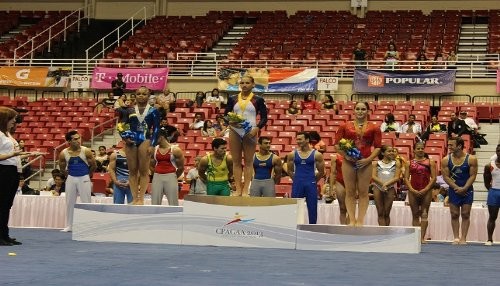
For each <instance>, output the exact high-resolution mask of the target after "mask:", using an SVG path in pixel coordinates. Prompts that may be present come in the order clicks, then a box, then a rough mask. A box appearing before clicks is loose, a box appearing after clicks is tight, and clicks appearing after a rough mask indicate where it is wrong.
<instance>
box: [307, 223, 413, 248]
mask: <svg viewBox="0 0 500 286" xmlns="http://www.w3.org/2000/svg"><path fill="white" fill-rule="evenodd" d="M420 246H421V245H420V228H418V227H393V226H363V227H352V226H345V225H311V224H309V225H307V224H303V225H298V226H297V249H301V250H321V251H353V252H385V253H420Z"/></svg>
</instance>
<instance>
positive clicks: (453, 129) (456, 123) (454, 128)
mask: <svg viewBox="0 0 500 286" xmlns="http://www.w3.org/2000/svg"><path fill="white" fill-rule="evenodd" d="M450 119H451V120H450V122H448V127H446V129H447V130H448V137H460V136H462V134H467V124H466V123H465V121H463V120H462V119H460V118H458V116H457V113H456V112H452V113H451V114H450Z"/></svg>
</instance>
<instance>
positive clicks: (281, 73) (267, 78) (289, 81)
mask: <svg viewBox="0 0 500 286" xmlns="http://www.w3.org/2000/svg"><path fill="white" fill-rule="evenodd" d="M243 76H251V77H253V78H254V80H255V88H254V89H253V91H254V92H314V91H316V89H317V85H318V82H317V78H318V70H317V69H304V68H301V69H278V68H270V69H266V68H249V69H229V68H222V69H220V70H219V85H218V87H219V89H220V90H226V91H238V90H239V83H240V80H241V78H242V77H243Z"/></svg>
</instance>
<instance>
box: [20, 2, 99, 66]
mask: <svg viewBox="0 0 500 286" xmlns="http://www.w3.org/2000/svg"><path fill="white" fill-rule="evenodd" d="M84 9H86V7H83V8H80V9H78V10H75V11H73V12H71V13H70V14H69V15H67V16H66V17H64V18H63V19H61V20H59V21H57V22H56V23H54V24H52V25H51V26H50V27H48V28H47V29H45V30H43V31H42V32H40V33H38V34H37V35H35V36H33V37H32V38H31V39H29V40H28V41H26V42H25V43H23V44H21V45H20V46H19V47H17V48H16V49H15V50H14V59H13V60H12V62H13V63H17V62H18V61H19V60H21V59H24V58H25V57H26V56H27V55H30V60H33V57H34V55H35V53H36V50H37V49H38V48H41V47H44V46H45V44H47V50H48V52H49V53H50V52H51V49H52V40H53V39H54V38H55V37H57V36H59V35H61V34H63V40H64V41H66V37H67V32H68V29H70V28H71V27H73V26H74V25H77V31H78V32H79V31H80V21H81V20H82V19H84V18H87V22H88V21H90V19H89V18H88V17H86V16H85V15H84V14H85V13H84ZM75 15H77V18H72V17H74V16H75ZM59 24H63V25H64V26H63V29H62V30H60V31H58V32H57V30H56V28H57V26H59ZM57 29H59V28H57ZM55 30H56V31H55ZM46 35H48V38H47V39H46V40H45V41H43V40H42V41H41V42H40V43H36V40H38V39H43V37H45V36H46ZM30 44H31V50H30V51H29V52H26V53H25V54H24V55H21V56H19V57H18V56H17V54H18V51H21V50H22V49H23V48H24V47H27V46H28V45H30Z"/></svg>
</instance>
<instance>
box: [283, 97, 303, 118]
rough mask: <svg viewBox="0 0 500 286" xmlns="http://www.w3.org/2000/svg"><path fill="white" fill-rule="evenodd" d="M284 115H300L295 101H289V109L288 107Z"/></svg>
mask: <svg viewBox="0 0 500 286" xmlns="http://www.w3.org/2000/svg"><path fill="white" fill-rule="evenodd" d="M286 114H288V115H297V114H300V108H299V106H298V105H297V101H296V100H292V101H290V107H288V109H287V110H286Z"/></svg>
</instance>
